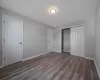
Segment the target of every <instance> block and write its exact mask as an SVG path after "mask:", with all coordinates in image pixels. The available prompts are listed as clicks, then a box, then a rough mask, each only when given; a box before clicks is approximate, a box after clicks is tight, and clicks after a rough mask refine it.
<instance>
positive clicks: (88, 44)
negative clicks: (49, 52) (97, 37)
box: [54, 17, 95, 58]
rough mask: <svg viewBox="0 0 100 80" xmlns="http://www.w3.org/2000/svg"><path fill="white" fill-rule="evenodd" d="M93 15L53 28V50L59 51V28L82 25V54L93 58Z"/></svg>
mask: <svg viewBox="0 0 100 80" xmlns="http://www.w3.org/2000/svg"><path fill="white" fill-rule="evenodd" d="M93 20H94V17H93V18H89V20H88V19H87V21H86V20H79V21H76V22H71V23H69V24H67V25H62V26H60V27H56V28H54V51H57V52H61V29H64V28H69V27H73V26H77V25H78V26H79V25H84V31H85V32H84V33H85V34H84V38H85V40H84V46H85V51H84V56H85V57H89V58H93V57H94V55H95V54H94V53H95V46H94V45H95V41H94V22H93Z"/></svg>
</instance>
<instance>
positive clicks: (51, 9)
mask: <svg viewBox="0 0 100 80" xmlns="http://www.w3.org/2000/svg"><path fill="white" fill-rule="evenodd" d="M48 12H49V13H50V14H56V13H57V8H56V7H50V8H49V9H48Z"/></svg>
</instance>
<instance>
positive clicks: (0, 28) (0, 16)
mask: <svg viewBox="0 0 100 80" xmlns="http://www.w3.org/2000/svg"><path fill="white" fill-rule="evenodd" d="M1 56H2V13H1V9H0V65H1V63H2V58H1Z"/></svg>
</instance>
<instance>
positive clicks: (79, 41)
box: [71, 26, 84, 57]
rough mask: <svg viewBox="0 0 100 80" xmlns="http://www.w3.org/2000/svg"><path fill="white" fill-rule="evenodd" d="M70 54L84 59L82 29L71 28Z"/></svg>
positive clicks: (81, 27)
mask: <svg viewBox="0 0 100 80" xmlns="http://www.w3.org/2000/svg"><path fill="white" fill-rule="evenodd" d="M71 54H72V55H76V56H81V57H84V27H83V26H80V27H75V28H71Z"/></svg>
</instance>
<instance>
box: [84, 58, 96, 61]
mask: <svg viewBox="0 0 100 80" xmlns="http://www.w3.org/2000/svg"><path fill="white" fill-rule="evenodd" d="M83 58H85V59H90V60H93V61H94V59H93V58H89V57H83Z"/></svg>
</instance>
